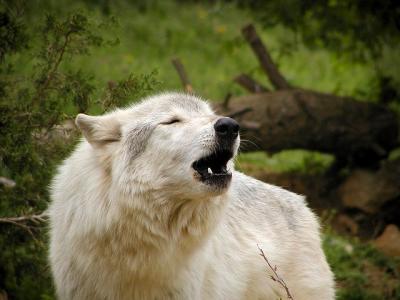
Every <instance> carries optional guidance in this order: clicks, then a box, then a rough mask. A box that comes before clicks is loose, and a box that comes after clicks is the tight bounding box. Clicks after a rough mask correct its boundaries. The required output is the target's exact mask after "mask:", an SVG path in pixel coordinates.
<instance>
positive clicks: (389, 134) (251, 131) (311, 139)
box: [219, 90, 398, 166]
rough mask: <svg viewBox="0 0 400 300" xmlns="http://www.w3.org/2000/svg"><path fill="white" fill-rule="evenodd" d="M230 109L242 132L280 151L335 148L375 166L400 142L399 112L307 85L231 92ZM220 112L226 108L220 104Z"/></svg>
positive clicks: (339, 154)
mask: <svg viewBox="0 0 400 300" xmlns="http://www.w3.org/2000/svg"><path fill="white" fill-rule="evenodd" d="M229 107H230V109H229V112H232V111H234V112H238V111H243V112H245V113H242V114H241V115H239V116H238V117H237V119H238V121H239V122H240V123H244V124H246V123H249V122H253V123H257V124H259V126H258V127H256V128H248V127H246V126H244V127H245V129H247V130H245V131H244V132H243V134H244V135H245V136H246V138H247V139H250V140H251V141H252V142H254V143H255V144H256V145H257V146H256V147H250V148H249V149H247V150H265V151H268V152H277V151H281V150H285V149H307V150H315V151H321V152H326V153H332V154H334V155H335V156H336V157H337V158H338V159H339V160H345V161H346V163H351V164H354V165H359V166H371V165H372V164H376V163H377V162H378V161H379V160H380V159H382V158H384V157H386V156H387V155H388V153H389V151H390V150H391V149H393V148H394V147H395V146H396V145H397V143H398V140H397V138H398V122H397V118H396V115H395V114H394V113H393V112H392V111H390V110H389V109H388V108H386V107H385V106H381V105H378V104H373V103H367V102H361V101H355V100H354V99H351V98H344V97H337V96H334V95H330V94H323V93H318V92H314V91H306V90H282V91H274V92H269V93H262V94H253V95H248V96H242V97H238V98H232V99H231V100H230V104H229ZM219 111H220V113H221V114H226V115H229V114H230V113H229V112H228V111H226V110H225V111H224V110H223V109H222V107H220V108H219Z"/></svg>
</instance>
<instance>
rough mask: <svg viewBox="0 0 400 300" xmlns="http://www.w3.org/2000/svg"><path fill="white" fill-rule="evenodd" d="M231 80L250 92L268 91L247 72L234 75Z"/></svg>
mask: <svg viewBox="0 0 400 300" xmlns="http://www.w3.org/2000/svg"><path fill="white" fill-rule="evenodd" d="M233 81H235V82H236V83H237V84H239V85H240V86H242V87H243V88H245V89H246V90H248V91H249V92H250V93H262V92H268V89H267V88H266V87H264V86H263V85H262V84H261V83H259V82H257V81H256V80H254V79H253V78H251V77H250V76H249V75H247V74H240V75H238V76H236V77H235V78H234V79H233Z"/></svg>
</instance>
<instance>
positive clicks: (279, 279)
mask: <svg viewBox="0 0 400 300" xmlns="http://www.w3.org/2000/svg"><path fill="white" fill-rule="evenodd" d="M257 247H258V249H259V250H260V256H261V257H262V258H263V259H264V260H265V262H266V263H267V265H268V267H269V268H270V269H271V271H272V273H273V275H270V278H271V279H272V280H273V281H275V282H277V283H278V284H280V285H281V286H282V287H283V288H284V289H285V291H286V296H287V298H288V299H289V300H294V298H293V296H292V294H290V291H289V288H288V286H287V285H286V283H285V281H284V280H283V278H282V277H280V276H279V275H278V267H277V266H272V265H271V263H270V262H269V260H268V258H267V257H266V256H265V253H264V251H263V250H262V249H261V248H260V246H259V245H257Z"/></svg>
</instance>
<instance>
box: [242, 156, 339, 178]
mask: <svg viewBox="0 0 400 300" xmlns="http://www.w3.org/2000/svg"><path fill="white" fill-rule="evenodd" d="M333 160H334V158H333V156H332V155H329V154H323V153H319V152H311V151H304V150H286V151H281V152H279V153H276V154H273V155H268V154H266V153H265V152H261V151H259V152H249V153H241V154H240V155H239V157H238V161H237V165H238V167H239V169H241V170H248V168H249V166H250V168H251V169H252V170H253V171H257V170H258V171H267V172H282V173H295V172H296V173H304V174H322V173H323V172H324V171H326V170H327V169H328V168H329V166H330V165H331V164H332V163H333Z"/></svg>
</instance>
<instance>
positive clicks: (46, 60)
mask: <svg viewBox="0 0 400 300" xmlns="http://www.w3.org/2000/svg"><path fill="white" fill-rule="evenodd" d="M0 25H1V27H0V35H1V37H2V38H1V42H0V51H1V52H0V58H1V61H0V63H1V64H0V145H1V147H0V176H4V177H7V178H11V179H12V180H14V181H15V182H16V186H15V187H14V188H7V187H6V186H4V185H0V211H1V216H0V217H12V216H19V215H30V214H34V213H40V212H42V211H44V210H45V209H46V207H47V203H48V191H47V190H48V186H49V184H50V180H51V177H52V175H53V173H54V169H55V166H56V165H57V164H58V163H59V162H60V160H61V159H63V158H64V157H65V156H66V155H67V153H68V152H69V151H70V149H71V148H72V146H73V145H74V143H75V138H74V137H75V136H72V138H67V137H63V136H57V132H55V130H54V125H57V124H62V122H63V121H64V120H66V119H72V118H73V117H74V115H75V114H76V113H77V112H87V111H88V110H100V109H101V108H100V107H99V103H100V104H103V103H107V105H103V108H107V109H108V108H110V107H111V106H115V105H118V106H119V105H121V104H126V103H127V102H128V101H129V100H131V101H132V100H134V99H137V98H138V97H140V96H142V95H144V94H146V93H147V92H149V91H151V90H152V89H153V87H154V85H155V84H157V81H156V80H155V79H154V75H155V74H154V73H151V74H149V75H138V76H134V75H131V76H129V77H128V78H127V79H126V80H121V81H119V82H118V83H117V84H116V85H115V86H113V87H112V88H109V89H108V91H109V92H108V93H106V95H104V97H102V98H100V99H99V100H98V101H97V102H96V101H93V100H92V99H93V95H94V94H95V93H96V91H97V90H98V87H97V86H96V85H95V77H94V75H93V74H91V73H90V72H87V71H83V70H82V69H76V68H75V69H74V68H66V67H65V66H64V63H65V61H69V62H71V61H73V60H75V59H76V58H77V57H82V56H86V57H88V55H89V54H90V50H91V49H93V48H94V47H105V46H106V45H110V44H114V42H113V41H110V40H106V39H103V37H102V36H101V33H100V32H99V31H98V29H99V28H105V27H104V26H105V25H104V23H102V24H99V23H96V22H93V20H91V19H90V18H89V17H88V16H87V15H85V14H84V13H71V14H68V15H66V16H65V17H63V18H58V17H56V16H54V15H50V14H49V15H46V16H45V20H44V22H43V25H42V26H40V28H39V29H38V31H36V30H33V29H32V28H31V29H30V30H29V29H28V27H27V25H26V24H24V23H23V18H21V17H16V16H15V14H14V13H13V12H12V11H11V10H10V9H9V8H7V9H6V8H2V10H1V11H0ZM35 29H37V28H35ZM36 32H38V33H36ZM21 55H25V56H29V57H31V60H30V67H29V68H28V67H27V68H24V69H19V65H18V64H17V63H16V60H15V58H16V57H20V56H21ZM21 70H23V71H21ZM98 93H101V92H100V91H98ZM32 225H34V224H32V223H29V221H27V222H26V223H22V225H20V226H16V225H15V224H10V223H0V274H1V276H0V292H1V291H2V290H4V291H6V292H7V294H8V296H9V297H10V298H11V299H50V298H52V295H53V291H52V285H51V279H50V275H49V267H48V264H47V259H46V245H47V240H46V229H45V228H43V227H41V226H32Z"/></svg>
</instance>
